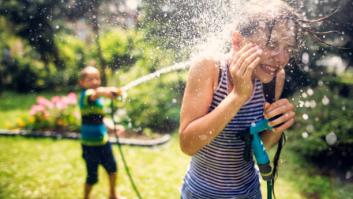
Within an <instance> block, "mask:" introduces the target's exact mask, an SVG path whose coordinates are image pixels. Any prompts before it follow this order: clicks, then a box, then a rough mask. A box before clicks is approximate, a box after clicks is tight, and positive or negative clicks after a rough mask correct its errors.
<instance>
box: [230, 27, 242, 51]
mask: <svg viewBox="0 0 353 199" xmlns="http://www.w3.org/2000/svg"><path fill="white" fill-rule="evenodd" d="M242 43H243V36H242V35H241V34H240V33H239V32H238V31H235V32H233V33H232V48H233V49H234V50H235V51H238V50H239V49H240V48H241V47H242Z"/></svg>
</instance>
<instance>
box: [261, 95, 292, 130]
mask: <svg viewBox="0 0 353 199" xmlns="http://www.w3.org/2000/svg"><path fill="white" fill-rule="evenodd" d="M277 115H278V116H279V117H278V118H276V119H274V120H273V121H271V122H269V125H270V126H277V125H279V126H278V127H276V128H274V129H273V131H274V132H275V133H281V132H283V131H285V130H287V129H288V128H289V127H291V126H292V125H293V123H294V120H295V112H294V105H293V104H292V103H290V102H289V101H288V100H287V99H280V100H278V101H276V102H274V103H272V104H269V103H267V102H266V103H265V107H264V116H265V118H267V119H270V118H273V117H275V116H277Z"/></svg>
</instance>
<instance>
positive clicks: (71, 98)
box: [67, 92, 77, 104]
mask: <svg viewBox="0 0 353 199" xmlns="http://www.w3.org/2000/svg"><path fill="white" fill-rule="evenodd" d="M67 100H68V104H77V96H76V94H75V93H74V92H70V93H69V94H68V95H67Z"/></svg>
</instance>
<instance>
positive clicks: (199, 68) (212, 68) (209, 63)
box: [189, 57, 220, 77]
mask: <svg viewBox="0 0 353 199" xmlns="http://www.w3.org/2000/svg"><path fill="white" fill-rule="evenodd" d="M219 67H220V66H219V61H218V60H216V59H212V58H207V57H203V58H198V59H195V60H193V61H192V64H191V67H190V70H189V75H195V76H198V77H200V76H201V77H202V76H205V77H214V76H215V75H216V74H218V70H219ZM216 77H217V76H216Z"/></svg>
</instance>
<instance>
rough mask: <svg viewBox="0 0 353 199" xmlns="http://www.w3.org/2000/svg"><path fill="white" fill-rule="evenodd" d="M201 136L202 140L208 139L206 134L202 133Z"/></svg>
mask: <svg viewBox="0 0 353 199" xmlns="http://www.w3.org/2000/svg"><path fill="white" fill-rule="evenodd" d="M199 138H200V140H206V139H207V136H206V135H200V136H199Z"/></svg>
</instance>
